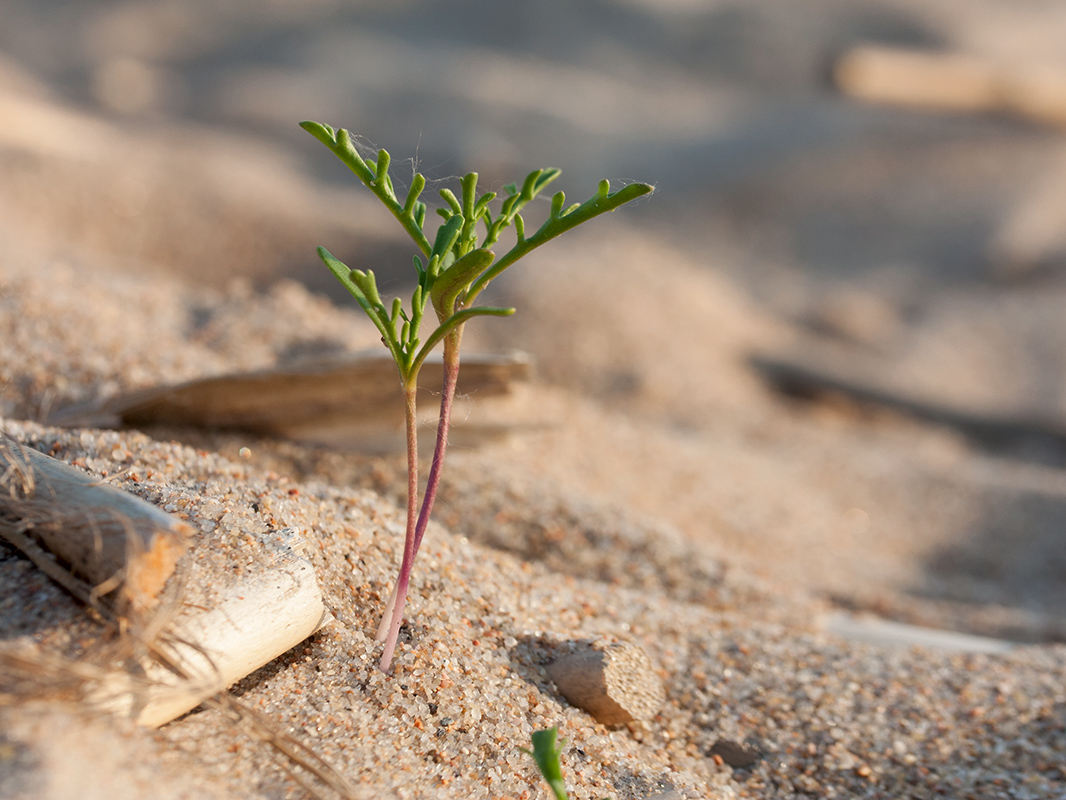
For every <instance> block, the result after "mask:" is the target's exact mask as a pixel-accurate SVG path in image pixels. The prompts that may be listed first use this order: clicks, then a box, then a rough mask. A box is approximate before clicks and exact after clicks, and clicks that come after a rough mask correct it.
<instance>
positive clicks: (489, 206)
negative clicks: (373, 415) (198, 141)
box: [300, 121, 653, 672]
mask: <svg viewBox="0 0 1066 800" xmlns="http://www.w3.org/2000/svg"><path fill="white" fill-rule="evenodd" d="M300 126H301V127H302V128H303V129H304V130H306V131H307V132H308V133H310V134H311V135H312V136H314V137H315V138H316V139H318V140H319V141H320V142H322V144H324V145H325V146H326V147H328V148H329V149H330V150H331V151H332V152H333V153H334V154H335V155H336V156H337V157H338V158H339V159H340V160H341V161H342V162H343V163H344V164H345V166H347V167H348V169H350V170H351V171H352V172H353V173H355V175H356V177H358V178H359V180H360V181H362V183H363V185H364V186H366V187H367V188H368V189H369V190H370V191H371V192H373V193H374V195H375V196H376V197H377V198H378V199H379V200H380V201H381V202H382V204H383V205H384V206H385V208H387V209H388V210H389V211H390V212H391V213H392V215H393V216H394V217H395V218H396V219H397V221H398V222H399V223H400V225H401V226H402V227H403V229H404V230H405V231H407V233H408V235H409V236H410V237H411V239H412V240H413V241H414V243H415V246H416V247H417V249H418V251H419V253H418V254H417V255H415V257H414V267H415V272H416V273H417V276H418V283H417V285H416V286H415V289H414V293H413V295H412V296H411V303H410V306H409V307H408V308H404V306H403V301H402V300H401V299H400V298H399V297H397V298H394V299H393V300H392V301H391V303H390V304H389V305H386V304H385V301H384V300H383V299H382V297H381V294H380V293H379V292H378V287H377V282H376V280H375V278H374V273H373V271H370V270H367V271H366V272H363V271H361V270H357V269H349V268H348V267H347V266H346V265H345V264H343V263H342V262H341V261H340V260H338V259H337V258H335V257H334V256H333V255H332V254H331V253H330V252H329V251H328V250H326V249H325V248H324V247H319V248H318V255H319V257H320V258H321V259H322V261H323V262H325V264H326V266H327V267H328V268H329V269H330V271H331V272H332V273H333V274H334V275H335V276H336V278H337V280H339V281H340V282H341V283H342V284H343V285H344V287H345V288H346V289H347V290H348V291H349V292H350V293H351V295H352V296H353V297H354V298H355V301H356V302H357V303H358V304H359V305H360V307H361V308H362V309H363V311H365V312H366V314H367V316H368V317H370V320H371V322H373V323H374V325H375V326H376V327H377V329H378V330H379V331H380V332H381V341H382V342H383V343H384V344H385V346H386V347H387V348H388V349H389V352H390V353H391V354H392V357H393V360H395V362H396V368H397V370H398V371H399V377H400V383H401V385H402V387H403V395H404V411H405V415H404V419H405V423H406V442H407V530H406V535H405V538H404V548H403V560H402V561H401V564H400V573H399V575H398V576H397V579H396V584H395V586H394V587H393V589H392V594H391V595H390V597H389V600H388V603H387V604H386V606H385V612H384V614H383V615H382V618H381V624H380V625H379V627H378V631H377V637H376V638H377V641H379V642H382V641H383V642H384V643H385V646H384V650H383V651H382V654H381V661H380V663H379V668H380V669H381V670H382V671H383V672H388V671H389V667H390V665H391V663H392V658H393V654H394V652H395V649H396V640H397V637H398V636H399V633H400V625H401V623H402V622H403V609H404V604H405V603H406V600H407V591H408V587H409V585H410V580H411V570H412V567H413V565H414V560H415V556H416V555H417V554H418V549H419V547H420V546H421V544H422V537H423V536H424V535H425V532H426V527H427V525H428V524H429V517H430V513H431V512H432V510H433V503H434V500H435V499H436V495H437V489H438V487H439V485H440V474H441V468H442V467H443V465H444V452H445V450H446V448H447V446H448V427H449V424H450V422H451V410H452V401H453V399H454V397H455V386H456V381H457V379H458V376H459V347H460V344H461V342H462V338H463V326H464V325H465V324H466V323H467V322H468V321H470V320H471V319H473V318H474V317H479V316H495V317H503V316H509V315H511V314H513V313H514V312H515V309H513V308H496V307H493V306H481V305H476V301H477V299H478V296H479V295H480V294H481V293H482V292H483V291H484V290H485V289H486V288H488V286H489V284H490V283H492V281H493V280H494V279H495V278H497V277H498V276H499V275H500V274H501V273H502V272H503V271H504V270H505V269H507V268H508V267H510V266H511V265H512V264H514V263H515V262H516V261H518V260H519V259H521V258H522V257H523V256H525V255H527V254H528V253H530V252H531V251H533V250H534V249H536V248H537V247H540V246H541V245H542V244H545V243H547V242H549V241H551V240H552V239H554V238H556V237H557V236H560V235H562V234H563V233H566V232H567V231H569V230H571V229H573V228H576V227H577V226H578V225H581V224H582V223H585V222H588V221H589V220H591V219H593V218H594V217H598V216H599V215H600V214H604V213H606V212H608V211H614V210H615V209H616V208H618V207H619V206H622V205H625V204H626V203H628V202H630V201H632V200H635V199H636V198H638V197H641V196H643V195H646V194H649V193H650V192H652V191H653V187H652V186H650V185H648V184H645V183H632V184H628V185H626V186H624V187H622V188H621V189H619V190H617V191H615V192H612V191H611V185H610V183H609V182H608V181H606V180H604V181H600V184H599V187H598V188H597V190H596V193H595V194H594V195H593V196H592V197H590V198H589V199H588V200H586V201H585V202H583V203H575V204H573V205H569V206H568V205H567V204H566V196H565V195H564V194H563V192H556V193H555V194H554V195H553V196H552V199H551V206H550V209H549V211H548V218H547V219H546V220H545V221H544V223H543V224H542V225H541V226H540V227H539V228H537V230H536V231H535V232H533V233H531V234H527V231H526V225H525V220H524V219H523V217H522V214H521V211H522V209H523V208H525V207H526V206H527V205H528V204H529V203H530V202H532V201H533V200H534V198H536V197H537V196H538V195H539V194H540V193H541V192H542V191H543V190H544V189H545V188H546V187H547V186H548V185H549V184H551V183H552V182H553V181H554V180H555V179H556V178H558V177H559V170H558V169H537V170H534V171H533V172H531V173H529V175H527V176H526V179H525V180H524V181H523V182H522V185H521V186H519V185H518V184H517V183H512V184H508V185H507V186H504V187H503V190H502V197H498V195H497V193H496V192H491V191H490V192H484V193H483V194H480V195H479V194H478V191H477V182H478V175H477V173H476V172H470V173H467V174H466V175H465V176H463V178H462V179H461V180H460V192H459V195H458V196H457V195H456V194H455V193H454V192H452V191H451V190H450V189H441V190H440V192H439V194H440V197H441V199H442V200H443V201H444V205H443V206H441V207H440V208H437V209H436V213H437V214H439V215H440V217H441V220H442V221H441V222H440V223H439V225H438V227H437V230H436V233H435V235H434V236H433V238H432V240H431V239H430V238H429V236H428V235H427V234H426V232H425V225H426V209H427V206H426V204H425V203H424V202H423V201H422V200H420V199H419V198H420V196H421V194H422V191H423V190H424V189H425V187H426V179H425V177H424V176H423V175H422V174H421V173H416V174H415V175H414V176H413V178H412V179H411V184H410V186H409V187H408V189H407V193H406V195H405V196H404V197H403V199H402V200H401V198H400V197H399V195H397V194H396V189H395V186H394V185H393V182H392V178H391V177H390V176H389V165H390V162H391V158H390V156H389V153H388V152H387V151H386V150H384V149H382V150H379V151H378V153H377V158H376V159H375V160H368V159H364V158H363V157H362V156H361V155H360V154H359V152H358V151H357V149H356V147H355V145H354V143H353V142H352V137H351V134H349V132H348V131H347V130H344V129H343V128H341V129H339V130H334V129H333V128H331V127H329V126H328V125H323V124H321V123H319V122H311V121H307V122H301V123H300ZM497 199H499V203H498V206H497V207H498V211H496V212H495V213H494V212H493V205H494V201H496V200H497ZM510 227H513V228H514V234H515V243H514V244H513V245H512V246H511V247H510V248H509V249H507V250H506V252H504V253H503V255H501V256H499V257H498V258H497V256H496V252H495V251H494V250H493V249H491V248H493V246H495V245H497V243H498V242H499V239H500V235H501V234H502V233H503V232H504V231H505V230H506V229H507V228H510ZM430 305H431V306H432V310H433V314H434V315H435V317H436V326H435V327H434V328H433V329H432V330H431V331H430V332H429V334H428V335H424V334H423V332H422V323H423V322H424V321H425V319H426V307H427V306H430ZM437 345H441V346H442V348H443V371H444V375H443V383H442V388H441V399H440V418H439V421H438V423H437V436H436V443H435V446H434V450H433V460H432V462H431V463H430V469H429V475H428V477H427V482H426V489H425V492H424V493H423V496H422V500H421V504H419V497H418V436H417V421H418V417H417V390H418V374H419V372H420V370H421V369H422V366H423V364H424V363H425V361H426V358H427V356H429V354H430V353H431V352H432V351H433V349H434V348H436V347H437Z"/></svg>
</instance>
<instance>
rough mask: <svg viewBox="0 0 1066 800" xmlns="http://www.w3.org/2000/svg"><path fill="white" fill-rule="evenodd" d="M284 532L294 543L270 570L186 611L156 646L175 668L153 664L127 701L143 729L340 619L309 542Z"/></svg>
mask: <svg viewBox="0 0 1066 800" xmlns="http://www.w3.org/2000/svg"><path fill="white" fill-rule="evenodd" d="M282 533H283V534H287V535H288V539H289V540H288V543H287V544H286V545H285V546H283V547H281V549H280V552H279V553H277V554H275V555H276V557H275V558H274V559H273V561H274V562H275V563H273V565H272V566H271V567H270V569H262V570H256V569H252V570H250V571H248V572H246V573H245V574H244V575H243V576H242V577H241V578H240V579H239V580H237V581H235V582H233V583H229V584H224V585H222V586H221V587H220V589H219V593H220V597H219V599H218V600H217V602H216V603H214V604H213V605H212V607H211V608H209V609H198V608H194V607H190V606H185V607H183V608H182V610H181V611H180V612H179V613H178V614H177V616H176V618H175V619H174V620H173V622H172V623H171V625H170V627H169V628H168V629H167V632H166V634H165V636H163V637H161V638H160V640H159V641H158V642H157V643H156V645H155V646H154V647H155V650H156V651H158V653H159V654H161V655H162V656H163V657H164V658H165V659H168V660H169V661H170V662H171V669H166V668H164V667H163V666H161V665H160V664H159V663H158V661H156V662H152V663H148V664H147V665H146V669H145V674H146V675H145V676H146V677H147V678H148V680H149V684H148V686H147V688H146V689H145V688H141V689H139V690H138V691H135V692H132V693H130V694H129V695H128V696H126V697H124V698H121V699H120V700H119V701H118V703H117V705H118V707H119V708H120V709H122V710H125V711H126V713H132V714H133V715H134V716H135V717H136V719H137V722H138V723H139V724H141V725H146V726H149V727H158V726H159V725H162V724H164V723H166V722H169V721H170V720H172V719H174V718H176V717H178V716H180V715H182V714H184V713H185V712H186V711H189V710H191V709H193V708H195V707H196V706H198V705H199V704H200V703H201V702H202V701H203V700H205V699H207V698H208V697H211V696H212V695H215V694H217V693H218V692H221V691H222V690H224V689H226V688H228V687H229V686H232V685H233V684H234V683H236V682H237V681H238V680H240V679H241V678H243V677H244V676H246V675H248V674H250V673H252V672H254V671H255V670H257V669H259V667H261V666H263V665H264V664H267V663H269V662H270V661H273V660H274V659H275V658H277V657H278V656H279V655H281V654H282V653H284V652H286V651H288V650H290V649H291V648H293V647H295V646H296V645H297V644H299V643H300V642H302V641H303V640H304V639H306V638H307V637H308V636H310V635H311V634H313V633H314V632H315V631H317V630H319V629H320V628H322V627H323V626H324V625H326V624H328V623H329V622H330V621H331V620H332V619H333V617H332V616H331V615H330V614H329V612H328V611H327V610H326V607H325V603H324V602H323V599H322V591H321V589H320V587H319V585H318V580H317V578H316V576H315V569H314V566H313V565H312V564H311V562H310V561H308V560H307V559H306V558H304V557H303V556H302V555H300V553H299V550H300V549H301V542H302V540H301V539H300V538H299V536H298V535H297V534H296V532H295V531H292V530H291V529H286V531H282ZM141 683H142V684H143V681H142V682H141ZM112 688H113V687H112Z"/></svg>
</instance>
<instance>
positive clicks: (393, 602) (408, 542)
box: [375, 325, 463, 672]
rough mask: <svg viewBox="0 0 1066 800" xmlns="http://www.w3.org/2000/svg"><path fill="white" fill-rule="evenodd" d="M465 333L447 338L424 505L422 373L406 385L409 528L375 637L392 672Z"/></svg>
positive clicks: (437, 474) (384, 666) (437, 476)
mask: <svg viewBox="0 0 1066 800" xmlns="http://www.w3.org/2000/svg"><path fill="white" fill-rule="evenodd" d="M462 337H463V326H462V325H460V326H459V327H457V328H456V329H455V330H453V331H452V332H451V333H449V334H448V335H447V336H446V337H445V338H444V358H443V360H444V381H443V385H442V387H441V398H440V418H439V419H438V421H437V439H436V444H435V445H434V448H433V462H432V464H431V465H430V468H429V477H428V478H427V480H426V491H425V494H424V495H423V496H422V506H421V508H419V505H418V398H417V395H418V376H417V374H416V375H414V376H412V377H411V378H410V379H409V380H408V382H407V384H406V385H405V386H404V401H405V403H404V406H405V412H406V413H405V418H404V421H405V427H406V433H407V532H406V535H405V537H404V545H403V561H402V562H401V563H400V574H399V575H398V576H397V578H396V585H395V586H394V587H393V589H392V594H391V595H390V596H389V602H388V603H387V604H386V605H385V612H384V614H382V617H381V624H380V625H379V626H378V631H377V635H376V636H375V641H378V642H382V641H383V642H385V649H384V650H383V651H382V653H381V661H380V662H379V664H378V668H379V669H380V670H381V671H382V672H388V671H389V667H390V666H391V665H392V656H393V653H394V652H395V650H396V641H397V639H398V638H399V635H400V626H401V625H402V624H403V609H404V605H405V603H406V601H407V590H408V587H409V586H410V583H411V570H412V568H413V567H414V562H415V556H417V555H418V548H419V547H420V546H421V545H422V537H423V536H425V534H426V528H427V527H428V525H429V518H430V515H431V514H432V512H433V503H434V501H435V500H436V499H437V490H438V488H439V487H440V474H441V468H442V467H443V466H444V452H445V450H447V449H448V429H449V427H450V425H451V417H452V401H453V400H454V399H455V386H456V383H457V382H458V379H459V344H460V341H461V340H462Z"/></svg>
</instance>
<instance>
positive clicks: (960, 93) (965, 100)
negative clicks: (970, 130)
mask: <svg viewBox="0 0 1066 800" xmlns="http://www.w3.org/2000/svg"><path fill="white" fill-rule="evenodd" d="M833 76H834V79H835V81H836V83H837V86H838V87H839V88H840V89H841V91H843V92H844V93H845V94H849V95H851V96H853V97H859V98H862V99H864V100H871V101H874V102H879V103H890V104H895V105H906V106H912V107H915V108H929V109H939V110H945V111H980V112H1000V113H1010V114H1016V115H1018V116H1022V117H1026V118H1029V119H1033V120H1036V121H1039V122H1044V123H1049V124H1053V125H1066V72H1064V71H1063V70H1062V69H1061V68H1060V69H1055V68H1052V67H1048V68H1039V67H1036V66H1033V65H1024V66H1019V65H1016V64H1010V63H1000V62H996V61H993V60H991V59H987V58H981V57H978V56H973V55H966V54H961V53H936V52H921V51H916V50H903V49H899V48H890V47H880V46H863V47H856V48H854V49H852V50H849V51H847V52H846V53H844V54H843V55H842V56H841V57H840V58H839V59H838V60H837V62H836V64H835V66H834V70H833Z"/></svg>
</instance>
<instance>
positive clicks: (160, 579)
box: [0, 435, 192, 614]
mask: <svg viewBox="0 0 1066 800" xmlns="http://www.w3.org/2000/svg"><path fill="white" fill-rule="evenodd" d="M191 535H192V529H191V528H190V527H189V526H188V525H186V524H185V523H184V522H182V521H180V520H178V519H176V518H175V517H172V516H171V515H170V514H167V513H165V512H164V511H162V510H160V509H158V508H156V507H155V506H153V505H152V504H151V503H147V502H145V501H144V500H141V499H140V498H138V497H134V496H133V495H131V494H128V493H126V492H123V491H121V490H119V489H116V488H115V487H113V486H109V485H107V484H106V483H102V482H101V481H99V480H98V479H96V478H93V477H91V476H89V475H86V474H85V473H83V472H80V471H79V470H77V469H75V468H74V467H71V466H68V465H66V464H64V463H62V462H61V461H57V460H56V459H54V458H50V457H49V456H46V455H44V454H43V453H40V452H38V451H36V450H34V449H32V448H29V447H25V446H23V445H21V444H19V443H18V442H16V441H14V440H13V439H11V438H9V437H7V436H2V435H0V537H2V538H3V539H5V540H6V541H8V542H9V543H11V544H12V545H13V546H15V547H17V548H19V549H20V550H22V551H23V552H24V553H26V555H27V556H28V557H29V558H30V559H31V560H33V561H34V562H35V563H36V564H37V565H38V566H39V567H40V568H41V569H42V570H44V571H45V572H46V573H47V574H48V575H49V576H50V577H52V578H53V579H56V580H57V581H59V582H61V583H62V582H63V580H62V573H63V572H67V574H68V575H72V576H73V577H74V578H75V579H76V580H80V581H82V582H84V583H85V584H87V586H88V587H89V589H90V591H92V592H94V593H95V594H96V595H98V596H103V595H109V594H110V597H109V598H108V599H109V600H111V601H112V605H113V606H115V608H116V610H121V611H122V612H123V613H126V612H129V613H135V614H136V613H141V612H144V611H147V610H149V609H151V608H152V607H154V606H155V604H156V601H157V599H158V597H159V595H160V592H162V590H163V587H164V585H165V584H166V582H167V581H168V580H169V579H170V576H171V575H172V574H173V573H174V568H175V566H176V565H177V563H178V559H179V558H181V556H182V554H183V553H184V552H185V549H186V544H187V540H188V537H189V536H191ZM45 553H47V554H51V556H54V557H55V559H57V560H58V562H59V563H57V562H56V561H54V560H52V559H51V558H50V557H48V556H47V555H45ZM64 585H65V586H67V588H70V586H69V585H68V584H64Z"/></svg>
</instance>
